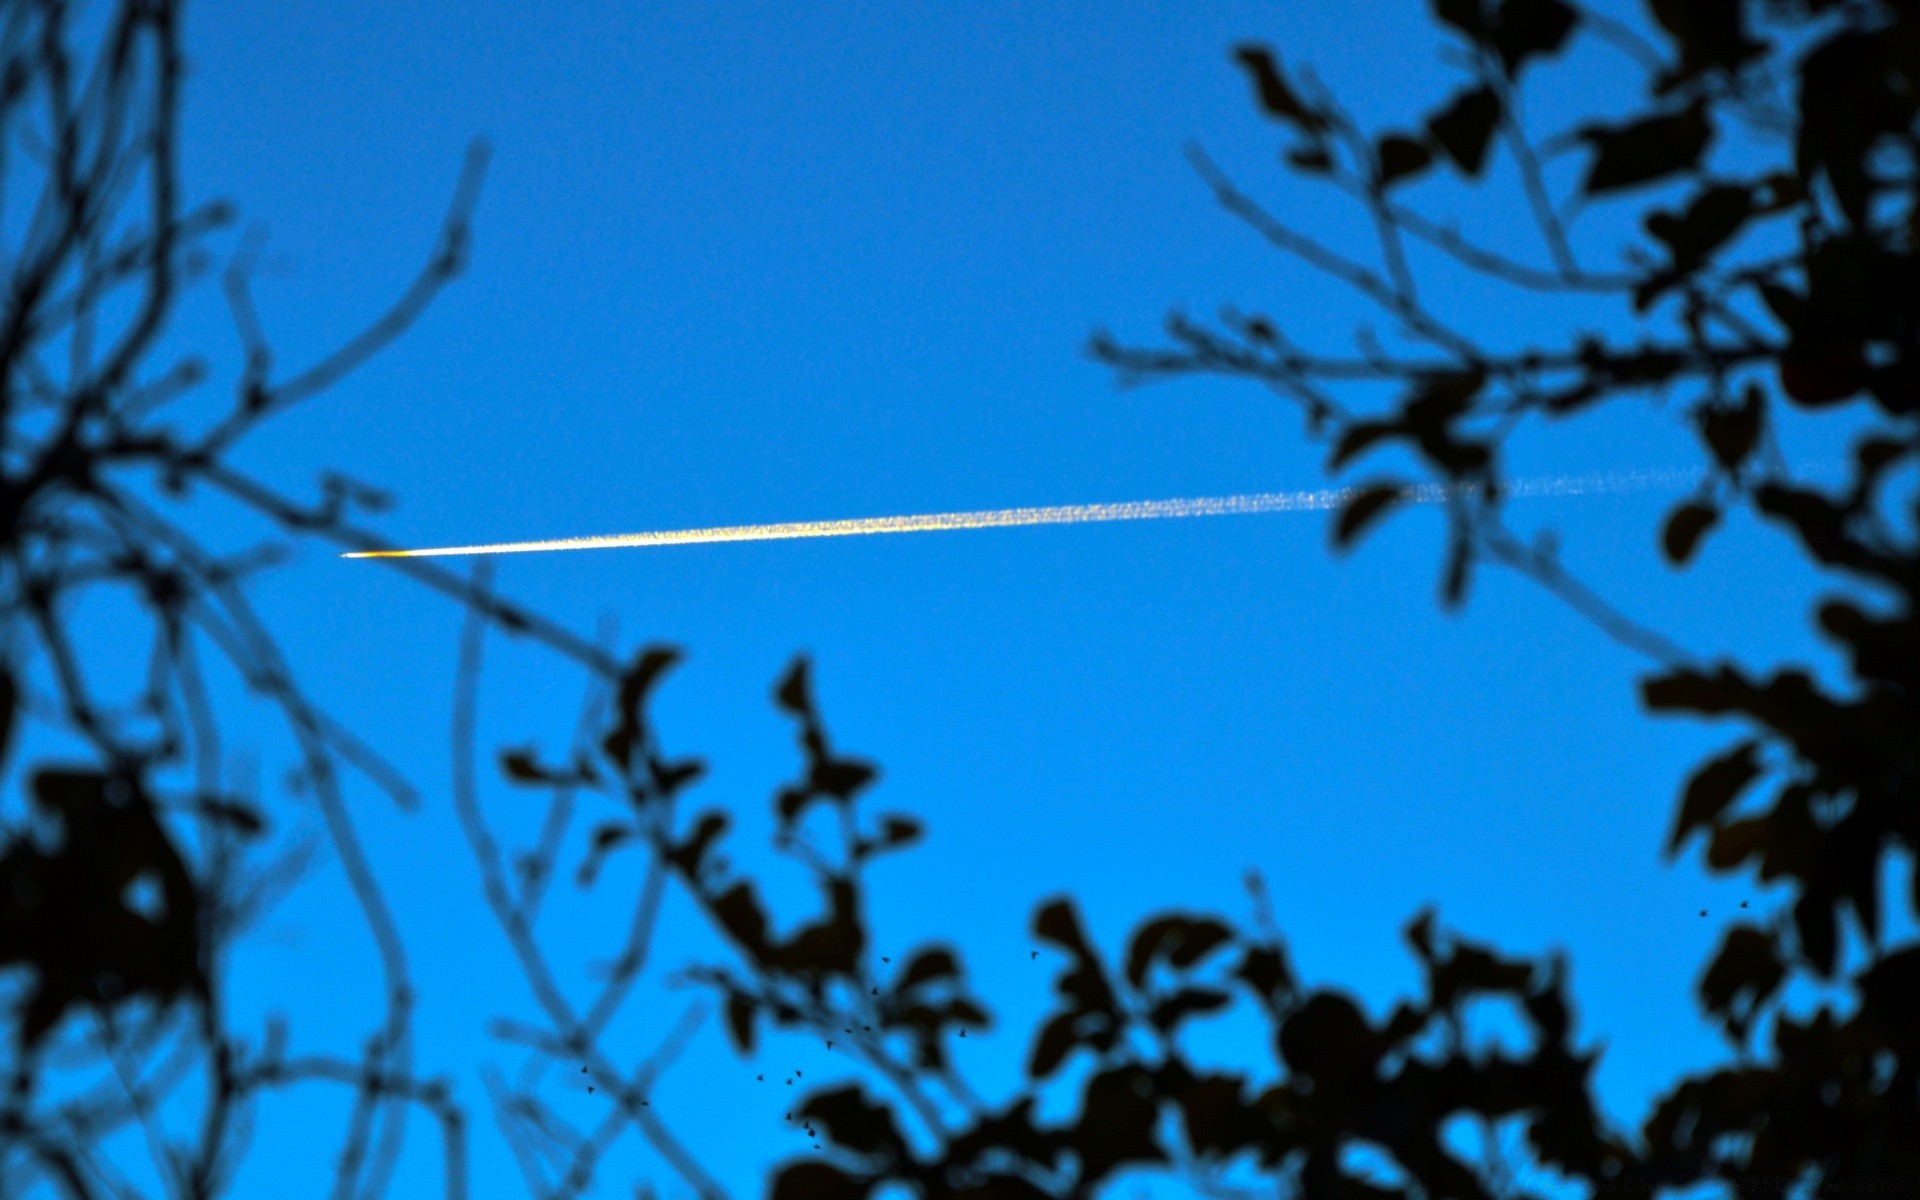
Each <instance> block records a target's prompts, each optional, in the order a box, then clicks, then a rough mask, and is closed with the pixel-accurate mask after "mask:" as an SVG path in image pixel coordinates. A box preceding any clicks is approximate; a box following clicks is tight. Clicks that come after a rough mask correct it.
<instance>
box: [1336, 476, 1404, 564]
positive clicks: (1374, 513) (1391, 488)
mask: <svg viewBox="0 0 1920 1200" xmlns="http://www.w3.org/2000/svg"><path fill="white" fill-rule="evenodd" d="M1406 494H1407V489H1406V488H1405V486H1403V485H1402V484H1399V483H1374V484H1369V485H1367V486H1366V487H1364V488H1362V489H1360V491H1359V493H1358V494H1357V495H1355V496H1354V497H1353V499H1351V500H1349V501H1347V502H1346V503H1345V504H1344V505H1342V506H1341V508H1340V516H1339V517H1338V518H1337V519H1336V520H1335V521H1334V525H1333V544H1334V546H1335V547H1337V548H1339V549H1341V550H1345V549H1348V548H1349V547H1351V546H1352V545H1353V543H1354V540H1355V539H1356V538H1358V537H1359V536H1360V535H1361V534H1362V533H1364V532H1365V531H1366V529H1367V527H1368V526H1370V525H1372V524H1374V523H1375V522H1377V521H1378V520H1379V519H1380V518H1381V517H1384V516H1386V515H1387V510H1388V509H1390V508H1392V507H1393V506H1394V505H1395V504H1397V503H1398V502H1399V501H1400V500H1401V499H1402V498H1404V497H1405V496H1406Z"/></svg>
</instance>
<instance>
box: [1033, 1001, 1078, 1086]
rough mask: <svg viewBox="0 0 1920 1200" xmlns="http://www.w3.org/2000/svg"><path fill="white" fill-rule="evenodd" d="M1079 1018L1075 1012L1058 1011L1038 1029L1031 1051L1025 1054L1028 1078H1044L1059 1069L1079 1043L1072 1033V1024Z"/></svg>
mask: <svg viewBox="0 0 1920 1200" xmlns="http://www.w3.org/2000/svg"><path fill="white" fill-rule="evenodd" d="M1079 1019H1080V1014H1079V1013H1077V1012H1065V1013H1059V1014H1057V1015H1055V1016H1054V1018H1053V1019H1052V1020H1051V1021H1048V1022H1047V1024H1046V1026H1045V1027H1044V1028H1043V1029H1041V1030H1040V1036H1039V1037H1037V1038H1035V1039H1034V1043H1033V1052H1032V1053H1031V1054H1030V1055H1028V1056H1027V1077H1028V1078H1029V1079H1035V1080H1039V1079H1045V1078H1046V1077H1047V1076H1049V1075H1051V1074H1053V1073H1054V1072H1055V1071H1056V1070H1058V1069H1059V1067H1060V1064H1061V1063H1062V1062H1064V1061H1065V1060H1066V1057H1067V1055H1068V1054H1069V1053H1070V1052H1071V1051H1072V1050H1073V1048H1074V1046H1075V1045H1077V1044H1078V1043H1079V1039H1078V1038H1077V1037H1076V1036H1075V1034H1074V1026H1075V1024H1076V1023H1077V1022H1078V1021H1079Z"/></svg>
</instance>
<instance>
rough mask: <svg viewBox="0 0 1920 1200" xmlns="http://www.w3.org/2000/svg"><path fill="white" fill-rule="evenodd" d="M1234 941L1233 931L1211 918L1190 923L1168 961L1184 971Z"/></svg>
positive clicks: (1203, 918)
mask: <svg viewBox="0 0 1920 1200" xmlns="http://www.w3.org/2000/svg"><path fill="white" fill-rule="evenodd" d="M1232 940H1233V931H1232V930H1230V929H1228V928H1227V927H1226V926H1225V925H1222V924H1221V923H1220V922H1218V921H1215V920H1213V919H1211V918H1209V917H1201V918H1200V919H1198V920H1193V921H1188V922H1187V927H1186V929H1185V931H1184V932H1183V934H1182V936H1181V938H1180V940H1179V941H1178V942H1176V943H1175V944H1174V947H1173V953H1172V954H1170V955H1169V956H1168V957H1167V961H1168V962H1169V963H1171V964H1172V965H1173V966H1175V967H1178V968H1180V969H1182V970H1184V969H1186V968H1187V967H1190V966H1192V965H1193V964H1195V963H1197V962H1199V961H1200V960H1201V959H1203V958H1205V957H1206V956H1207V955H1209V954H1211V953H1213V952H1214V951H1215V950H1217V949H1219V948H1220V947H1221V946H1222V945H1224V944H1225V943H1227V942H1230V941H1232Z"/></svg>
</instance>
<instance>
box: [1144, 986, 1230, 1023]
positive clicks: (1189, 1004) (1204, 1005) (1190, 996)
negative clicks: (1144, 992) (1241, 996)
mask: <svg viewBox="0 0 1920 1200" xmlns="http://www.w3.org/2000/svg"><path fill="white" fill-rule="evenodd" d="M1232 1002H1233V999H1232V997H1230V996H1228V995H1227V994H1226V993H1225V992H1223V991H1221V990H1219V989H1218V988H1183V989H1181V990H1180V991H1177V992H1175V993H1174V994H1173V995H1171V996H1168V997H1167V998H1166V999H1165V1000H1162V1001H1161V1002H1160V1003H1158V1004H1156V1005H1154V1006H1153V1008H1152V1009H1151V1010H1150V1011H1149V1012H1148V1013H1147V1020H1148V1021H1149V1022H1150V1023H1152V1025H1153V1027H1154V1028H1155V1029H1158V1030H1159V1031H1160V1032H1161V1033H1172V1032H1173V1031H1174V1030H1175V1029H1176V1028H1177V1027H1178V1026H1179V1024H1180V1022H1182V1021H1184V1020H1186V1019H1187V1018H1188V1017H1192V1016H1198V1015H1202V1014H1205V1013H1211V1012H1219V1011H1220V1010H1221V1009H1223V1008H1225V1007H1226V1006H1227V1005H1229V1004H1231V1003H1232Z"/></svg>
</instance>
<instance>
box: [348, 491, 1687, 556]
mask: <svg viewBox="0 0 1920 1200" xmlns="http://www.w3.org/2000/svg"><path fill="white" fill-rule="evenodd" d="M1698 478H1699V472H1698V471H1614V472H1608V473H1606V474H1599V475H1571V476H1563V477H1560V478H1557V479H1518V480H1511V481H1509V482H1508V483H1507V484H1505V492H1506V494H1507V495H1509V496H1592V495H1599V494H1603V493H1618V492H1637V491H1645V490H1647V489H1649V488H1656V487H1662V486H1668V485H1672V484H1681V483H1690V482H1693V481H1694V480H1697V479H1698ZM1469 490H1471V489H1470V487H1468V486H1467V485H1459V484H1451V485H1447V484H1432V483H1429V484H1421V485H1417V486H1413V487H1409V488H1407V489H1406V494H1405V496H1404V497H1403V502H1404V503H1409V504H1438V503H1440V502H1441V501H1443V500H1445V499H1446V498H1447V497H1448V496H1449V495H1458V494H1464V493H1465V492H1467V491H1469ZM1359 491H1360V489H1358V488H1350V487H1346V488H1328V489H1326V490H1323V491H1317V492H1256V493H1252V494H1250V495H1242V496H1210V497H1207V496H1203V497H1198V498H1195V499H1191V500H1132V501H1126V502H1123V503H1117V504H1060V505H1054V506H1052V507H1048V508H995V509H988V510H986V511H984V512H951V513H921V514H918V515H915V516H903V517H858V518H853V519H850V520H840V521H788V522H783V523H780V524H775V525H720V526H715V527H713V528H710V529H666V530H660V531H657V532H654V533H617V534H608V535H605V536H601V537H575V538H553V539H550V540H547V541H539V542H493V543H489V544H487V545H481V546H437V547H434V548H432V549H428V550H360V551H356V552H354V553H351V554H343V555H341V556H340V557H342V558H432V557H439V556H447V555H455V554H530V553H533V552H534V551H536V550H610V549H613V548H615V547H619V546H693V545H700V544H703V543H707V542H769V541H782V540H785V539H789V538H808V537H851V536H853V535H855V534H862V533H921V532H927V531H931V530H937V529H995V528H999V527H1002V526H1007V525H1080V524H1085V523H1088V522H1093V521H1146V520H1153V519H1155V518H1160V517H1223V516H1229V515H1232V514H1235V513H1276V512H1307V511H1313V510H1320V509H1331V508H1338V507H1340V506H1341V505H1342V504H1344V503H1346V502H1347V501H1348V500H1350V499H1352V498H1353V497H1354V496H1355V495H1357V494H1358V493H1359Z"/></svg>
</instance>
